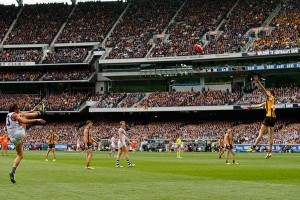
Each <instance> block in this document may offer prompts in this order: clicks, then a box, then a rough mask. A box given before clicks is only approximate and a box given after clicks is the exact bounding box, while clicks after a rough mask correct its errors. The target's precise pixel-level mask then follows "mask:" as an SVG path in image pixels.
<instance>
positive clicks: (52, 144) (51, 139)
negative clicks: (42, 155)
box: [45, 130, 59, 161]
mask: <svg viewBox="0 0 300 200" xmlns="http://www.w3.org/2000/svg"><path fill="white" fill-rule="evenodd" d="M46 139H47V140H48V149H47V155H46V159H45V161H48V155H49V152H50V151H51V150H52V153H53V161H56V155H55V143H56V141H57V140H58V139H59V136H58V135H57V134H55V133H54V132H53V131H52V130H50V131H49V133H48V135H47V136H46Z"/></svg>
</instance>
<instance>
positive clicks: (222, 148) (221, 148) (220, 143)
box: [218, 135, 225, 158]
mask: <svg viewBox="0 0 300 200" xmlns="http://www.w3.org/2000/svg"><path fill="white" fill-rule="evenodd" d="M218 146H219V158H222V155H223V153H224V152H225V145H224V138H223V135H220V136H219V138H218Z"/></svg>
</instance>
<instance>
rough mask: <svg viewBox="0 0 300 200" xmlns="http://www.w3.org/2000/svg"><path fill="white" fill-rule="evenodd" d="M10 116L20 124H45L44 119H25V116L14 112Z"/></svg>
mask: <svg viewBox="0 0 300 200" xmlns="http://www.w3.org/2000/svg"><path fill="white" fill-rule="evenodd" d="M12 117H13V118H14V119H15V120H17V121H18V122H20V123H22V124H33V123H41V124H45V123H46V121H45V120H43V119H27V118H24V117H21V116H20V115H18V114H14V115H13V116H12Z"/></svg>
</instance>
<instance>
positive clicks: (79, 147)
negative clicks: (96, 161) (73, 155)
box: [76, 137, 82, 152]
mask: <svg viewBox="0 0 300 200" xmlns="http://www.w3.org/2000/svg"><path fill="white" fill-rule="evenodd" d="M80 143H81V142H80V138H79V137H78V138H77V141H76V151H78V152H82V149H81V146H80Z"/></svg>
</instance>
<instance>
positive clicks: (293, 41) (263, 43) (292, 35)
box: [251, 0, 300, 51]
mask: <svg viewBox="0 0 300 200" xmlns="http://www.w3.org/2000/svg"><path fill="white" fill-rule="evenodd" d="M299 4H300V1H299V0H289V1H285V3H284V4H283V6H282V9H281V10H280V12H279V13H278V15H277V16H276V17H275V18H274V19H273V20H272V22H271V23H270V27H271V28H274V30H270V31H261V32H260V33H259V37H258V39H256V40H255V42H254V44H253V48H252V49H251V51H259V50H260V51H262V50H267V49H268V50H275V49H290V48H295V47H300V43H299V41H300V27H299V24H300V20H299V15H300V9H299Z"/></svg>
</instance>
